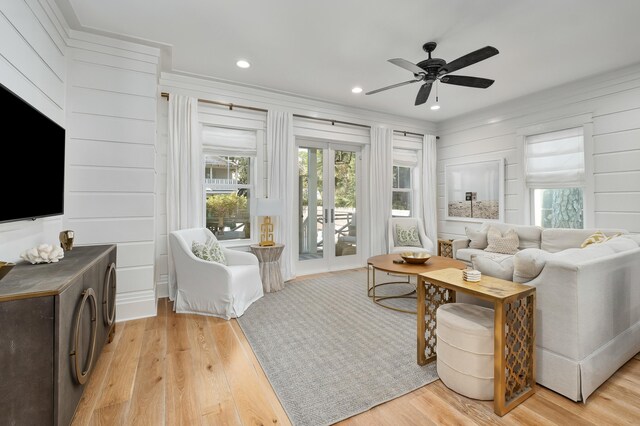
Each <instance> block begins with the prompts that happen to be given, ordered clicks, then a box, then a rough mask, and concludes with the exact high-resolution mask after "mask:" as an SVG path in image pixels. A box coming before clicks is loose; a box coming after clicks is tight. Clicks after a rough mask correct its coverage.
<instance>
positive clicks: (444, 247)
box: [438, 240, 453, 258]
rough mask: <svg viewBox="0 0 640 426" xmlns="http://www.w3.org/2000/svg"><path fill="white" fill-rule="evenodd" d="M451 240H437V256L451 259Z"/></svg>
mask: <svg viewBox="0 0 640 426" xmlns="http://www.w3.org/2000/svg"><path fill="white" fill-rule="evenodd" d="M452 244H453V240H438V256H442V257H450V258H453V247H452Z"/></svg>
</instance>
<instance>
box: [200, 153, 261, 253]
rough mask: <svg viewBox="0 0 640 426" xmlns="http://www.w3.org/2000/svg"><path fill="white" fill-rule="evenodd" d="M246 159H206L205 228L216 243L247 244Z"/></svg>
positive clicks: (249, 189)
mask: <svg viewBox="0 0 640 426" xmlns="http://www.w3.org/2000/svg"><path fill="white" fill-rule="evenodd" d="M253 161H254V159H253V158H252V157H247V156H230V155H207V156H206V157H205V176H204V184H205V185H204V187H205V200H206V204H205V206H206V226H207V228H208V229H209V230H211V232H213V233H214V234H215V235H216V237H217V238H218V240H221V241H225V240H250V239H251V232H252V230H251V211H250V208H251V207H250V204H251V203H250V202H249V200H250V199H251V196H252V193H253V181H252V172H251V171H252V162H253Z"/></svg>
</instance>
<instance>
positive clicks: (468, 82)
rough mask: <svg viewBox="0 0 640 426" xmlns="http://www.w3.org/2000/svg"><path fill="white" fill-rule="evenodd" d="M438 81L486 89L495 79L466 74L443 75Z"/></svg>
mask: <svg viewBox="0 0 640 426" xmlns="http://www.w3.org/2000/svg"><path fill="white" fill-rule="evenodd" d="M440 81H441V82H443V83H447V84H455V85H456V86H466V87H476V88H478V89H486V88H487V87H489V86H491V85H492V84H493V82H494V81H495V80H490V79H488V78H480V77H467V76H466V75H445V76H443V77H440Z"/></svg>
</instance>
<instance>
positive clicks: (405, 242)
mask: <svg viewBox="0 0 640 426" xmlns="http://www.w3.org/2000/svg"><path fill="white" fill-rule="evenodd" d="M396 244H397V245H398V246H401V247H422V243H420V235H419V234H418V228H417V227H415V226H411V227H409V228H405V227H404V226H402V225H396Z"/></svg>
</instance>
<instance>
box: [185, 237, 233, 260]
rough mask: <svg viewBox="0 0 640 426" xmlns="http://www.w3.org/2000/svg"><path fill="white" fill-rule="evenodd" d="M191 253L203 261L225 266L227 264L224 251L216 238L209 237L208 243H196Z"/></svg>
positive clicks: (192, 244)
mask: <svg viewBox="0 0 640 426" xmlns="http://www.w3.org/2000/svg"><path fill="white" fill-rule="evenodd" d="M191 251H192V252H193V254H194V255H195V256H196V257H198V258H200V259H202V260H206V261H209V262H216V263H221V264H223V265H226V264H227V258H226V257H225V255H224V252H223V251H222V247H221V246H220V242H219V241H218V240H216V239H214V238H211V237H209V238H208V239H207V242H206V243H201V242H199V241H194V242H193V243H191Z"/></svg>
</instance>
